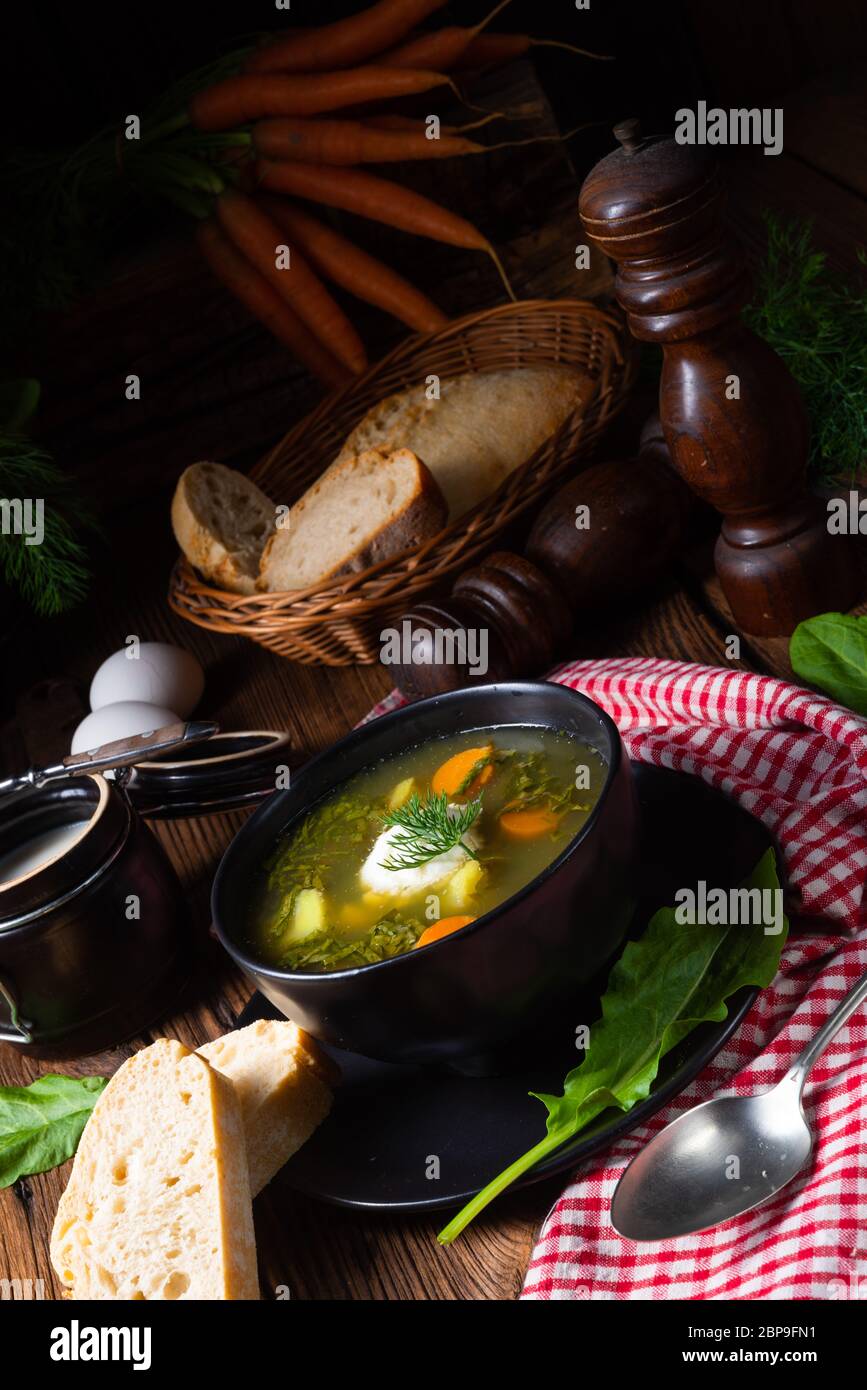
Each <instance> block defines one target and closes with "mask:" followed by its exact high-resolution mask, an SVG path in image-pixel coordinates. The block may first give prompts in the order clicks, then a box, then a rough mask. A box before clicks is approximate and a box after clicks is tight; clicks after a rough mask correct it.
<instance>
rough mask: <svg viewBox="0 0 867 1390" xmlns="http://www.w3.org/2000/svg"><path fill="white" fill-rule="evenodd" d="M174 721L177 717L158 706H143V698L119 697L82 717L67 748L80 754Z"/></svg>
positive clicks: (175, 721) (168, 710)
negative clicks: (115, 700)
mask: <svg viewBox="0 0 867 1390" xmlns="http://www.w3.org/2000/svg"><path fill="white" fill-rule="evenodd" d="M177 723H178V716H177V715H176V714H173V713H172V711H171V710H170V709H165V708H164V707H163V706H162V705H147V704H145V703H144V701H143V700H120V701H119V702H118V703H117V704H115V705H104V706H103V708H102V709H96V710H94V711H93V713H92V714H88V715H87V716H86V717H85V718H84V719H82V721H81V723H80V724H79V726H78V728H77V729H76V731H75V733H74V734H73V735H72V747H71V749H70V750H69V751H70V752H71V753H83V752H85V751H86V750H87V749H88V748H100V747H102V745H103V744H104V743H114V741H115V739H119V738H130V737H131V736H132V735H133V734H146V733H149V732H150V730H151V729H162V728H164V727H165V726H166V724H177Z"/></svg>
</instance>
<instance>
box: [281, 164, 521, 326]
mask: <svg viewBox="0 0 867 1390" xmlns="http://www.w3.org/2000/svg"><path fill="white" fill-rule="evenodd" d="M256 174H257V177H258V180H259V183H260V184H261V185H262V187H263V188H267V189H268V190H269V192H272V193H292V194H294V195H295V196H296V197H298V198H306V199H307V200H308V201H309V202H313V203H325V204H326V206H328V207H333V208H343V209H344V211H346V212H355V213H357V214H358V215H359V217H369V218H370V219H371V220H372V221H374V222H385V223H386V224H387V225H388V226H390V227H398V228H399V229H400V230H401V231H404V232H413V233H415V235H416V236H425V237H429V238H430V239H431V240H432V241H444V242H446V243H448V245H450V246H465V247H467V248H468V249H470V250H474V251H485V252H487V254H488V255H489V256H490V257H491V259H492V261H493V262H494V265H495V266H496V267H497V270H498V271H499V273H500V277H501V279H502V281H503V284H504V286H505V288H506V291H507V293H508V295H509V297H510V298H511V299H514V298H515V296H514V293H513V291H512V287H511V285H510V284H509V281H508V279H507V277H506V273H505V271H504V270H503V267H502V264H501V262H500V258H499V257H498V255H497V253H496V251H495V250H494V248H493V246H492V245H491V243H490V242H489V241H488V240H487V238H486V237H484V236H482V233H481V232H480V231H479V230H478V228H477V227H474V226H473V224H472V223H471V222H467V220H466V219H465V218H463V217H458V215H457V213H454V212H449V210H448V209H447V208H443V207H440V205H439V203H434V202H432V200H431V199H430V198H425V197H424V196H423V195H422V194H421V193H414V192H412V191H411V190H410V189H408V188H402V187H401V186H400V184H397V183H391V182H390V180H388V179H381V178H378V177H377V176H376V175H375V174H368V173H367V171H366V170H362V169H347V168H345V167H341V168H336V169H332V168H328V166H327V165H319V164H291V163H289V162H288V161H287V162H286V163H276V162H275V161H274V160H268V159H261V160H258V161H257V163H256Z"/></svg>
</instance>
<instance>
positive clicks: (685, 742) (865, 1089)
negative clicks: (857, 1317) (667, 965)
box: [373, 657, 867, 1299]
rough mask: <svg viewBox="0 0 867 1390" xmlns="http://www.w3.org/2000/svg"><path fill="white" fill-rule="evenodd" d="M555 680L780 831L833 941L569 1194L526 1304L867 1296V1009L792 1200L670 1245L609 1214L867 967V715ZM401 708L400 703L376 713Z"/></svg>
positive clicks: (762, 691) (773, 1063) (819, 704)
mask: <svg viewBox="0 0 867 1390" xmlns="http://www.w3.org/2000/svg"><path fill="white" fill-rule="evenodd" d="M549 679H551V680H553V681H557V682H559V683H560V684H562V685H568V686H570V687H571V688H572V689H574V690H580V691H582V692H583V693H584V694H585V695H589V696H590V697H591V698H592V699H594V700H595V701H596V702H597V703H598V704H600V705H601V706H602V707H603V709H605V710H607V711H608V713H609V714H610V715H611V717H612V718H613V719H614V721H615V723H616V724H617V726H618V728H619V729H620V731H621V733H622V735H623V739H624V743H625V745H626V748H627V751H628V753H629V756H630V758H633V759H636V760H638V761H640V762H649V763H654V764H655V765H656V766H658V767H668V768H673V769H676V770H677V771H682V772H690V773H693V774H694V775H696V776H699V777H702V778H703V779H704V780H705V781H706V782H709V783H710V784H711V785H712V786H714V787H717V788H719V790H721V791H723V792H725V793H726V794H727V795H729V796H731V797H732V798H733V799H734V800H736V801H738V802H739V803H740V805H741V806H743V807H744V808H745V809H746V810H748V811H750V812H751V813H752V814H753V815H754V816H756V817H757V818H758V819H759V820H760V821H762V823H763V824H764V825H766V826H767V827H768V829H769V830H770V831H771V833H772V834H773V836H774V838H775V840H776V843H777V845H778V848H779V850H780V852H781V854H782V858H783V861H784V866H785V874H786V878H787V880H788V889H789V895H788V905H789V912H790V915H797V916H798V917H799V918H800V925H801V926H802V927H804V926H805V927H807V928H808V930H809V929H812V930H813V931H814V933H815V935H812V936H809V937H803V936H802V937H800V938H799V939H798V940H797V941H794V942H792V943H790V944H789V945H788V946H787V947H786V949H785V951H784V953H783V959H782V964H781V969H780V973H779V975H778V976H777V978H776V979H775V981H774V982H773V984H772V985H771V986H770V988H768V989H766V990H764V991H763V992H762V994H761V995H760V996H759V997H758V999H757V1000H756V1002H755V1004H754V1005H753V1008H752V1009H751V1010H750V1012H749V1014H748V1015H747V1017H746V1018H745V1020H744V1022H743V1023H742V1024H741V1026H740V1028H739V1029H738V1031H737V1033H736V1034H735V1035H734V1037H733V1038H732V1039H731V1041H730V1042H729V1044H728V1045H727V1046H726V1047H725V1048H724V1049H723V1051H722V1052H720V1053H719V1054H718V1055H717V1056H716V1058H715V1059H714V1061H713V1062H712V1063H711V1065H710V1066H709V1067H707V1068H706V1069H705V1071H703V1072H702V1073H701V1075H700V1076H699V1077H698V1078H697V1079H696V1080H695V1081H694V1082H693V1083H692V1085H691V1086H689V1087H688V1089H687V1090H686V1091H684V1092H683V1093H682V1094H681V1095H680V1096H678V1097H677V1098H676V1099H675V1100H674V1101H673V1102H672V1103H671V1104H669V1105H668V1106H667V1107H666V1108H665V1109H664V1110H662V1111H661V1112H660V1113H659V1114H657V1115H655V1116H654V1117H653V1118H652V1119H651V1120H649V1121H648V1122H647V1123H646V1124H644V1125H642V1126H641V1127H640V1128H639V1129H636V1130H634V1131H633V1132H632V1133H631V1134H629V1135H627V1136H626V1137H625V1138H623V1139H621V1140H619V1141H618V1142H617V1143H616V1144H614V1145H612V1147H611V1148H610V1149H608V1150H607V1151H606V1153H605V1154H604V1156H603V1158H602V1159H601V1160H600V1159H598V1158H597V1159H594V1160H591V1161H590V1162H589V1163H588V1164H587V1165H585V1167H584V1168H583V1169H582V1170H581V1172H580V1173H579V1174H578V1175H577V1176H576V1179H575V1181H574V1182H573V1183H572V1184H570V1186H569V1187H567V1189H566V1190H565V1192H564V1193H563V1195H562V1196H561V1197H560V1198H559V1200H558V1201H557V1202H556V1203H555V1204H554V1206H553V1208H552V1209H551V1211H550V1212H549V1214H548V1216H547V1218H546V1220H545V1222H544V1225H543V1228H542V1231H541V1234H540V1237H539V1242H538V1244H537V1246H536V1249H535V1251H534V1253H533V1258H532V1260H531V1261H530V1266H529V1269H528V1272H527V1279H526V1283H525V1286H524V1292H523V1297H524V1298H530V1299H552V1298H553V1299H569V1298H578V1299H584V1298H603V1299H752V1298H757V1299H766V1298H770V1299H813V1298H822V1299H829V1298H830V1299H846V1298H859V1297H860V1298H862V1299H864V1298H867V1231H865V1234H864V1235H863V1237H862V1244H861V1247H860V1248H859V1245H858V1237H859V1230H861V1231H864V1230H865V1228H867V1023H865V1018H864V1013H863V1011H860V1012H858V1013H856V1015H855V1016H854V1017H853V1018H852V1019H850V1021H849V1022H848V1024H847V1025H846V1026H845V1027H844V1028H843V1029H842V1030H841V1031H840V1032H839V1033H838V1035H837V1037H836V1038H835V1039H834V1041H833V1042H832V1044H831V1046H830V1047H829V1048H828V1050H827V1051H826V1052H825V1054H824V1056H823V1057H822V1058H821V1059H820V1061H819V1062H818V1063H817V1064H816V1066H815V1067H814V1069H813V1072H812V1073H811V1076H810V1080H809V1082H808V1083H807V1091H806V1095H805V1110H806V1113H807V1118H808V1120H809V1122H810V1124H811V1126H812V1128H813V1131H814V1134H815V1135H816V1145H815V1149H814V1153H813V1159H812V1161H811V1163H810V1165H809V1166H808V1167H807V1168H806V1169H805V1170H804V1172H803V1173H802V1174H801V1175H800V1176H799V1177H798V1178H796V1179H795V1181H794V1182H793V1183H791V1184H790V1185H789V1186H788V1187H787V1188H786V1189H785V1190H784V1191H783V1192H782V1193H780V1195H779V1196H778V1197H776V1198H775V1199H773V1200H772V1201H769V1202H766V1203H765V1204H764V1205H763V1206H761V1207H759V1208H757V1210H756V1211H754V1212H748V1213H747V1214H746V1215H745V1216H741V1217H738V1218H736V1219H735V1220H734V1221H728V1222H725V1223H724V1224H723V1225H721V1226H717V1227H715V1228H714V1229H713V1230H711V1231H707V1232H704V1233H703V1234H699V1235H694V1236H683V1237H681V1238H680V1239H678V1240H671V1241H665V1242H653V1243H648V1244H644V1243H642V1244H636V1243H635V1242H633V1241H628V1240H623V1239H622V1238H621V1237H620V1236H618V1235H617V1234H616V1232H615V1231H614V1229H613V1227H612V1226H611V1223H610V1221H609V1219H608V1215H609V1209H610V1205H611V1197H612V1194H613V1192H614V1188H615V1185H616V1183H617V1180H618V1178H619V1177H620V1174H621V1173H622V1171H623V1169H624V1167H625V1166H626V1164H627V1163H628V1161H629V1159H630V1158H631V1157H632V1156H633V1154H635V1153H636V1152H637V1151H638V1150H639V1149H640V1148H642V1147H643V1145H645V1144H646V1143H647V1142H648V1140H649V1139H650V1138H651V1137H652V1136H653V1135H654V1134H656V1133H657V1132H658V1131H659V1130H660V1129H662V1128H663V1127H664V1126H665V1125H666V1124H668V1123H669V1121H670V1120H672V1119H674V1118H675V1117H676V1116H677V1115H679V1114H681V1113H682V1112H683V1111H684V1110H686V1109H689V1108H690V1107H691V1106H693V1105H695V1104H696V1103H697V1102H699V1101H702V1100H707V1099H709V1098H710V1097H711V1096H713V1095H735V1094H747V1093H748V1092H751V1091H755V1090H762V1089H766V1088H767V1087H769V1086H772V1085H773V1084H774V1083H775V1082H777V1081H778V1080H780V1079H781V1078H782V1076H783V1075H784V1074H785V1072H786V1070H787V1068H788V1067H789V1065H790V1063H791V1061H792V1059H793V1058H794V1057H795V1055H796V1053H797V1052H798V1051H799V1050H800V1049H801V1047H803V1045H804V1043H805V1042H806V1041H807V1039H808V1038H810V1037H811V1036H812V1035H813V1034H814V1033H815V1032H816V1030H817V1029H818V1028H819V1026H820V1025H821V1024H822V1023H823V1021H824V1020H825V1019H826V1018H827V1017H828V1015H829V1014H830V1013H831V1011H832V1010H833V1009H834V1007H835V1006H836V1005H837V1004H838V1003H839V1002H840V1000H841V999H842V997H843V995H844V994H845V993H846V992H847V991H848V990H849V989H850V988H851V987H852V985H853V984H854V983H855V981H856V980H857V979H858V978H859V976H860V975H862V974H863V973H864V972H865V971H867V899H865V892H864V879H865V867H867V720H865V719H861V718H859V717H858V716H857V715H854V714H852V713H851V712H850V711H849V710H845V709H841V708H840V706H838V705H835V704H833V703H832V702H831V701H830V700H826V699H824V698H823V697H822V696H819V695H814V694H812V693H811V692H810V691H807V690H801V689H799V688H798V687H797V686H793V685H789V684H787V683H786V682H785V681H780V680H775V679H773V678H771V677H768V676H756V675H752V674H750V673H748V672H743V671H727V670H720V669H718V668H716V667H712V666H695V665H687V664H685V663H683V662H677V661H659V660H655V659H653V658H645V657H627V658H622V659H618V660H612V661H575V662H571V663H570V664H568V665H566V666H561V667H560V668H559V669H558V670H556V671H554V672H553V673H552V675H551V676H550V677H549ZM400 703H402V702H401V699H400V696H398V695H396V694H395V695H392V696H389V698H388V699H387V700H385V701H383V703H382V704H381V705H378V706H377V708H376V710H375V711H373V714H381V713H383V712H384V711H385V710H386V709H393V708H396V707H397V706H398V705H399V704H400ZM810 918H813V919H823V920H822V921H819V920H814V921H812V922H811V921H810V920H809V919H810ZM805 919H806V920H805ZM829 929H831V930H834V931H836V932H837V933H839V932H840V931H841V929H848V933H847V934H846V935H845V936H844V939H843V940H842V942H840V941H839V940H838V941H836V942H833V943H832V942H831V941H829V938H828V936H827V935H819V933H821V932H822V931H823V930H824V931H825V932H826V933H827V931H828V930H829Z"/></svg>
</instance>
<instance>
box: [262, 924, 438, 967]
mask: <svg viewBox="0 0 867 1390" xmlns="http://www.w3.org/2000/svg"><path fill="white" fill-rule="evenodd" d="M423 930H424V928H423V927H422V925H421V923H420V922H416V921H415V920H413V919H412V918H410V919H409V920H406V921H404V920H401V919H400V917H399V916H398V914H397V913H396V912H392V913H389V914H388V915H387V916H385V917H383V918H382V919H381V920H380V921H379V922H377V923H376V924H375V925H374V926H372V927H371V928H370V931H369V932H367V933H366V934H365V935H364V936H360V937H357V938H356V939H355V940H354V941H348V940H347V939H346V937H345V936H330V935H329V934H328V933H327V932H320V933H319V934H318V935H316V936H311V937H307V938H306V940H304V941H300V942H299V943H298V945H297V946H293V947H291V948H290V949H289V950H288V951H286V953H285V954H284V956H283V957H282V959H281V961H280V964H281V966H282V967H283V968H284V969H286V970H323V971H324V970H350V969H351V968H352V967H353V966H356V965H375V964H376V962H377V961H381V960H389V959H390V958H391V957H392V956H400V955H403V953H404V951H410V950H412V948H413V946H414V945H415V943H416V942H417V941H418V939H419V937H420V936H421V934H422V931H423Z"/></svg>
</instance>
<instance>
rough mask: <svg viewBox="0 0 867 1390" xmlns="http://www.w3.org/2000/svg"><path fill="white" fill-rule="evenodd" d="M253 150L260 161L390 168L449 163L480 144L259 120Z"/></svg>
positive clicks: (357, 125) (340, 125)
mask: <svg viewBox="0 0 867 1390" xmlns="http://www.w3.org/2000/svg"><path fill="white" fill-rule="evenodd" d="M253 148H254V150H255V151H256V153H257V154H258V155H259V156H260V157H261V158H263V159H294V160H298V161H299V163H303V164H390V163H393V162H394V161H401V160H406V159H450V158H452V157H454V156H457V155H465V154H483V153H484V149H485V147H484V145H478V144H476V143H475V141H473V140H465V139H463V138H462V137H461V136H459V135H452V136H449V135H443V134H442V133H440V135H439V137H438V138H437V139H436V140H429V139H428V137H427V134H426V133H425V129H424V127H422V129H421V130H418V129H417V130H415V131H411V130H403V131H401V130H377V129H376V128H373V129H372V128H371V127H370V126H368V125H366V124H365V123H364V122H362V121H328V120H304V119H303V118H302V119H293V118H291V117H289V118H282V119H276V120H270V121H257V122H256V124H255V125H254V127H253Z"/></svg>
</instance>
